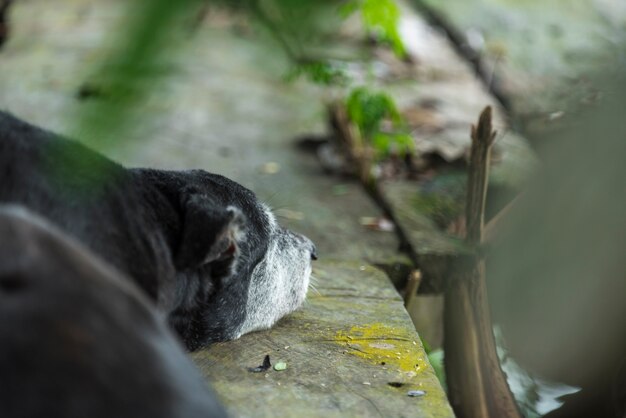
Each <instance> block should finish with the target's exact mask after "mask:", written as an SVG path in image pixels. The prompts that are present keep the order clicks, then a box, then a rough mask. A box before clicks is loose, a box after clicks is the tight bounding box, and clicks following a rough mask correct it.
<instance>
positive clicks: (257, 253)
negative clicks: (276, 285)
mask: <svg viewBox="0 0 626 418" xmlns="http://www.w3.org/2000/svg"><path fill="white" fill-rule="evenodd" d="M0 179H1V180H0V204H2V203H4V204H6V203H13V204H19V205H23V206H25V207H27V208H29V209H30V210H32V211H34V212H36V213H38V214H39V215H41V216H43V217H45V218H46V219H48V220H50V221H51V222H52V223H53V224H55V225H57V226H58V227H60V228H61V229H62V230H64V231H66V232H68V233H69V234H70V235H72V236H73V237H75V238H77V239H78V240H79V241H81V242H82V243H84V244H85V245H86V246H87V247H88V248H89V249H91V250H92V251H94V252H95V253H96V254H98V255H100V256H101V257H103V258H104V259H105V260H106V261H108V262H109V263H111V264H112V265H113V266H114V267H116V268H117V269H119V270H120V271H122V272H124V273H127V274H128V275H129V276H130V277H132V279H133V280H134V281H135V282H136V283H137V284H138V285H139V286H140V287H141V288H142V289H143V290H144V291H145V292H146V293H147V295H149V297H150V298H151V299H152V300H153V301H155V302H156V303H157V306H158V307H159V309H160V310H161V311H163V312H165V313H166V314H168V315H169V319H170V322H171V324H172V325H173V326H174V327H175V329H176V330H177V331H178V333H179V334H180V336H181V337H182V338H183V340H184V342H185V344H186V345H187V347H188V348H189V349H195V348H197V347H200V346H202V345H204V344H207V343H209V342H212V341H221V340H226V339H231V338H234V337H235V336H236V332H237V328H238V327H239V326H240V325H241V323H242V322H243V321H244V319H245V317H246V304H245V301H246V297H247V292H248V286H249V284H250V273H251V272H252V270H253V269H254V267H255V266H256V264H257V263H259V261H260V260H261V259H262V258H263V256H264V254H265V252H266V250H267V247H268V239H269V234H270V231H269V230H268V226H267V223H268V219H267V215H266V214H265V213H264V210H263V208H262V206H261V205H260V203H259V202H258V200H257V199H256V197H255V196H254V194H253V193H252V192H251V191H249V190H248V189H246V188H244V187H243V186H241V185H239V184H237V183H235V182H233V181H231V180H228V179H227V178H225V177H222V176H219V175H214V174H209V173H207V172H204V171H201V170H192V171H182V172H175V171H162V170H151V169H126V168H124V167H122V166H120V165H118V164H116V163H114V162H112V161H110V160H108V159H106V158H105V157H103V156H101V155H99V154H98V153H95V152H93V151H91V150H89V149H87V148H86V147H84V146H82V145H80V144H78V143H76V142H73V141H70V140H66V139H62V138H59V137H58V136H56V135H54V134H52V133H49V132H46V131H44V130H41V129H39V128H37V127H34V126H32V125H30V124H28V123H25V122H23V121H20V120H18V119H17V118H15V117H13V116H11V115H9V114H6V113H3V112H0ZM239 230H244V231H245V234H246V235H245V240H241V241H236V235H237V231H239ZM311 246H312V244H311Z"/></svg>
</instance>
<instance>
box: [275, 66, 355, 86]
mask: <svg viewBox="0 0 626 418" xmlns="http://www.w3.org/2000/svg"><path fill="white" fill-rule="evenodd" d="M301 76H304V77H306V78H307V79H308V80H309V81H312V82H313V83H316V84H322V85H327V86H329V85H342V84H345V83H346V82H347V81H348V75H347V74H346V72H345V71H344V70H343V68H342V67H341V66H339V65H335V64H332V63H330V62H328V61H322V60H319V61H311V62H307V63H299V64H296V65H295V66H294V67H293V68H292V69H291V70H290V71H289V73H288V74H287V76H286V79H287V80H288V81H293V80H295V79H296V78H298V77H301Z"/></svg>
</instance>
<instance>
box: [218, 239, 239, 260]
mask: <svg viewBox="0 0 626 418" xmlns="http://www.w3.org/2000/svg"><path fill="white" fill-rule="evenodd" d="M236 252H237V246H236V245H235V243H234V242H231V243H230V245H229V246H228V247H227V248H226V249H225V250H224V251H222V253H221V254H220V256H219V257H218V258H217V260H216V261H223V260H228V259H230V258H233V257H234V256H235V253H236Z"/></svg>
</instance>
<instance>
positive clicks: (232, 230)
mask: <svg viewBox="0 0 626 418" xmlns="http://www.w3.org/2000/svg"><path fill="white" fill-rule="evenodd" d="M181 212H182V231H181V235H180V241H179V242H180V244H179V247H178V252H177V253H176V257H175V260H174V263H175V265H176V268H177V269H179V270H187V269H193V268H197V267H200V266H201V265H203V264H205V263H209V262H211V261H216V260H222V259H228V258H231V257H235V256H236V255H237V253H238V248H237V236H238V235H239V234H240V233H241V232H242V231H243V228H244V226H245V219H244V216H243V214H242V213H241V211H240V210H238V209H236V208H234V207H230V206H229V207H223V206H220V205H218V204H217V203H216V202H215V201H214V199H212V198H211V197H210V196H208V195H204V194H198V193H184V194H183V196H182V198H181Z"/></svg>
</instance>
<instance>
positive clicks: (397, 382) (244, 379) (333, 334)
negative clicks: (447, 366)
mask: <svg viewBox="0 0 626 418" xmlns="http://www.w3.org/2000/svg"><path fill="white" fill-rule="evenodd" d="M314 275H315V276H316V278H317V281H318V285H317V286H316V287H317V289H318V291H319V293H316V292H315V291H314V290H310V291H309V299H308V301H307V303H306V305H305V306H304V308H302V309H301V310H299V311H297V312H295V313H294V314H292V315H290V316H288V317H287V318H285V319H284V320H282V321H281V322H280V323H279V324H278V325H277V326H276V327H274V328H273V329H271V330H268V331H261V332H256V333H252V334H248V335H245V336H244V337H242V338H241V339H239V340H237V341H232V342H228V343H223V344H218V345H215V346H212V347H210V348H209V349H207V350H205V351H201V352H198V353H195V354H194V356H193V357H194V361H195V362H196V364H197V365H198V366H199V367H200V368H201V369H202V371H203V372H204V373H205V375H206V376H207V378H208V380H209V381H210V382H211V384H212V385H213V387H214V388H215V390H216V392H217V393H218V395H219V397H220V398H221V400H222V401H223V402H224V403H225V405H226V406H227V407H228V408H229V410H230V412H231V413H232V415H233V416H235V417H265V416H267V417H269V416H272V417H273V416H294V417H319V416H324V417H369V416H385V417H409V416H410V417H451V416H453V413H452V411H451V409H450V406H449V405H448V402H447V399H446V396H445V394H444V392H443V390H442V388H441V386H440V384H439V381H438V380H437V378H436V376H435V374H434V372H433V369H432V367H431V366H430V364H429V363H428V360H427V358H426V354H425V352H424V349H423V348H422V345H421V342H420V340H419V337H418V335H417V333H416V332H415V328H414V327H413V324H412V322H411V320H410V318H409V316H408V314H407V313H406V311H405V309H404V306H403V304H402V300H401V298H400V297H399V295H398V294H397V292H396V291H395V290H394V289H393V287H392V285H391V283H390V282H389V279H388V278H387V277H386V276H385V275H384V274H383V273H382V272H380V271H379V270H377V269H375V268H374V267H371V266H368V265H364V264H362V263H359V262H350V261H322V262H320V263H319V264H317V266H316V269H315V271H314ZM266 354H269V355H270V358H271V361H272V364H273V365H275V364H276V363H277V362H278V361H281V362H285V363H286V364H287V369H286V370H284V371H276V370H274V369H273V368H271V369H269V370H267V371H266V372H261V373H252V372H250V371H249V370H248V368H250V367H256V366H258V365H260V364H261V363H262V362H263V358H264V356H265V355H266ZM389 383H392V384H393V386H392V385H389ZM412 390H421V391H424V392H425V394H424V395H423V396H417V397H410V396H408V392H409V391H412Z"/></svg>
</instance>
